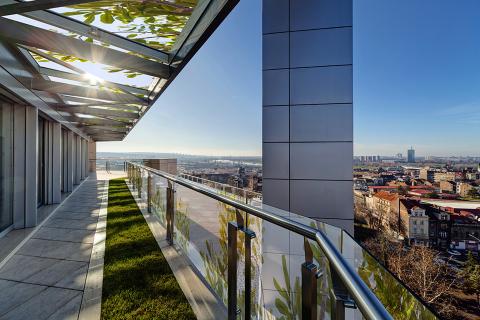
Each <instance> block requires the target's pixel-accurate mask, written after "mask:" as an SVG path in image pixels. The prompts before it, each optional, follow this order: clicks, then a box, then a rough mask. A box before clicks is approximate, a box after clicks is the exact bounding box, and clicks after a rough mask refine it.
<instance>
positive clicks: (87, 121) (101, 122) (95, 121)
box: [63, 114, 130, 126]
mask: <svg viewBox="0 0 480 320" xmlns="http://www.w3.org/2000/svg"><path fill="white" fill-rule="evenodd" d="M63 117H64V118H65V119H69V121H72V122H77V123H78V124H79V125H95V126H121V125H124V126H126V125H130V124H129V123H128V124H127V123H125V124H122V123H120V122H118V121H114V120H109V119H105V118H82V117H78V116H76V115H65V114H64V115H63Z"/></svg>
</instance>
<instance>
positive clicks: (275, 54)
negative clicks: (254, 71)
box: [262, 32, 289, 69]
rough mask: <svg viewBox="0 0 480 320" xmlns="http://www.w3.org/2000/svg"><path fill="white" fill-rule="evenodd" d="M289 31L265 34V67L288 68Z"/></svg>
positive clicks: (263, 54) (263, 55) (263, 57)
mask: <svg viewBox="0 0 480 320" xmlns="http://www.w3.org/2000/svg"><path fill="white" fill-rule="evenodd" d="M288 35H289V33H288V32H285V33H274V34H266V35H263V46H262V48H263V52H262V61H263V69H278V68H288V59H289V57H288V54H289V53H288V40H289V39H288Z"/></svg>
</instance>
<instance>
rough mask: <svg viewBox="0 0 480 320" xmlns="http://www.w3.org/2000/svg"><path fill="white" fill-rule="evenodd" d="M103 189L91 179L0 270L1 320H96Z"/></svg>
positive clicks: (102, 183) (103, 183)
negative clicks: (84, 319)
mask: <svg viewBox="0 0 480 320" xmlns="http://www.w3.org/2000/svg"><path fill="white" fill-rule="evenodd" d="M107 189H108V178H107V177H105V176H102V177H99V179H96V177H95V175H94V176H90V177H89V178H88V179H87V180H86V181H84V182H83V184H82V185H80V186H79V187H78V188H77V189H76V190H75V192H73V194H72V195H71V196H70V197H69V198H68V199H67V200H66V201H65V202H64V203H63V204H62V205H61V206H59V207H58V208H57V209H56V210H55V211H54V213H53V214H52V216H50V217H49V218H48V219H47V220H45V222H43V224H42V225H41V226H40V227H39V228H37V230H36V231H35V232H34V233H32V236H31V237H30V238H28V240H26V242H24V244H23V245H22V246H21V247H19V248H17V249H18V250H17V251H16V253H15V254H14V255H13V256H11V258H10V259H9V260H8V261H7V262H6V263H5V264H3V266H1V267H0V319H39V320H40V319H78V318H79V317H80V318H90V319H93V318H91V315H92V313H91V312H92V310H88V309H89V308H90V309H92V307H93V312H94V313H93V314H98V316H99V310H100V305H99V304H100V302H101V284H102V274H103V251H102V250H101V249H102V247H103V248H104V240H105V227H106V201H107ZM99 217H100V219H99ZM82 301H83V302H82ZM89 312H90V313H89ZM82 314H83V315H82ZM87 314H88V316H87Z"/></svg>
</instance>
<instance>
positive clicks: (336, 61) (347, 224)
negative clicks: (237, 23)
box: [262, 0, 353, 232]
mask: <svg viewBox="0 0 480 320" xmlns="http://www.w3.org/2000/svg"><path fill="white" fill-rule="evenodd" d="M352 103H353V98H352V0H290V1H289V0H263V135H262V136H263V201H264V203H266V204H269V205H271V206H274V207H277V208H280V209H284V210H288V211H291V212H294V213H298V214H300V215H304V216H307V217H311V218H315V219H319V220H322V221H326V222H328V223H331V224H334V225H337V226H340V227H343V228H346V229H347V230H349V231H350V232H352V231H353V181H352V180H353V179H352V166H353V105H352Z"/></svg>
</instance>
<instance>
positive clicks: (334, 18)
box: [290, 0, 353, 30]
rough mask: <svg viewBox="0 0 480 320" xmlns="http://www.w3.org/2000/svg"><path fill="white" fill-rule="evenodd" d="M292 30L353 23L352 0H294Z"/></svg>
mask: <svg viewBox="0 0 480 320" xmlns="http://www.w3.org/2000/svg"><path fill="white" fill-rule="evenodd" d="M290 6H291V9H290V30H305V29H318V28H332V27H342V26H351V25H352V16H353V14H352V13H353V9H352V0H292V1H291V3H290Z"/></svg>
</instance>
